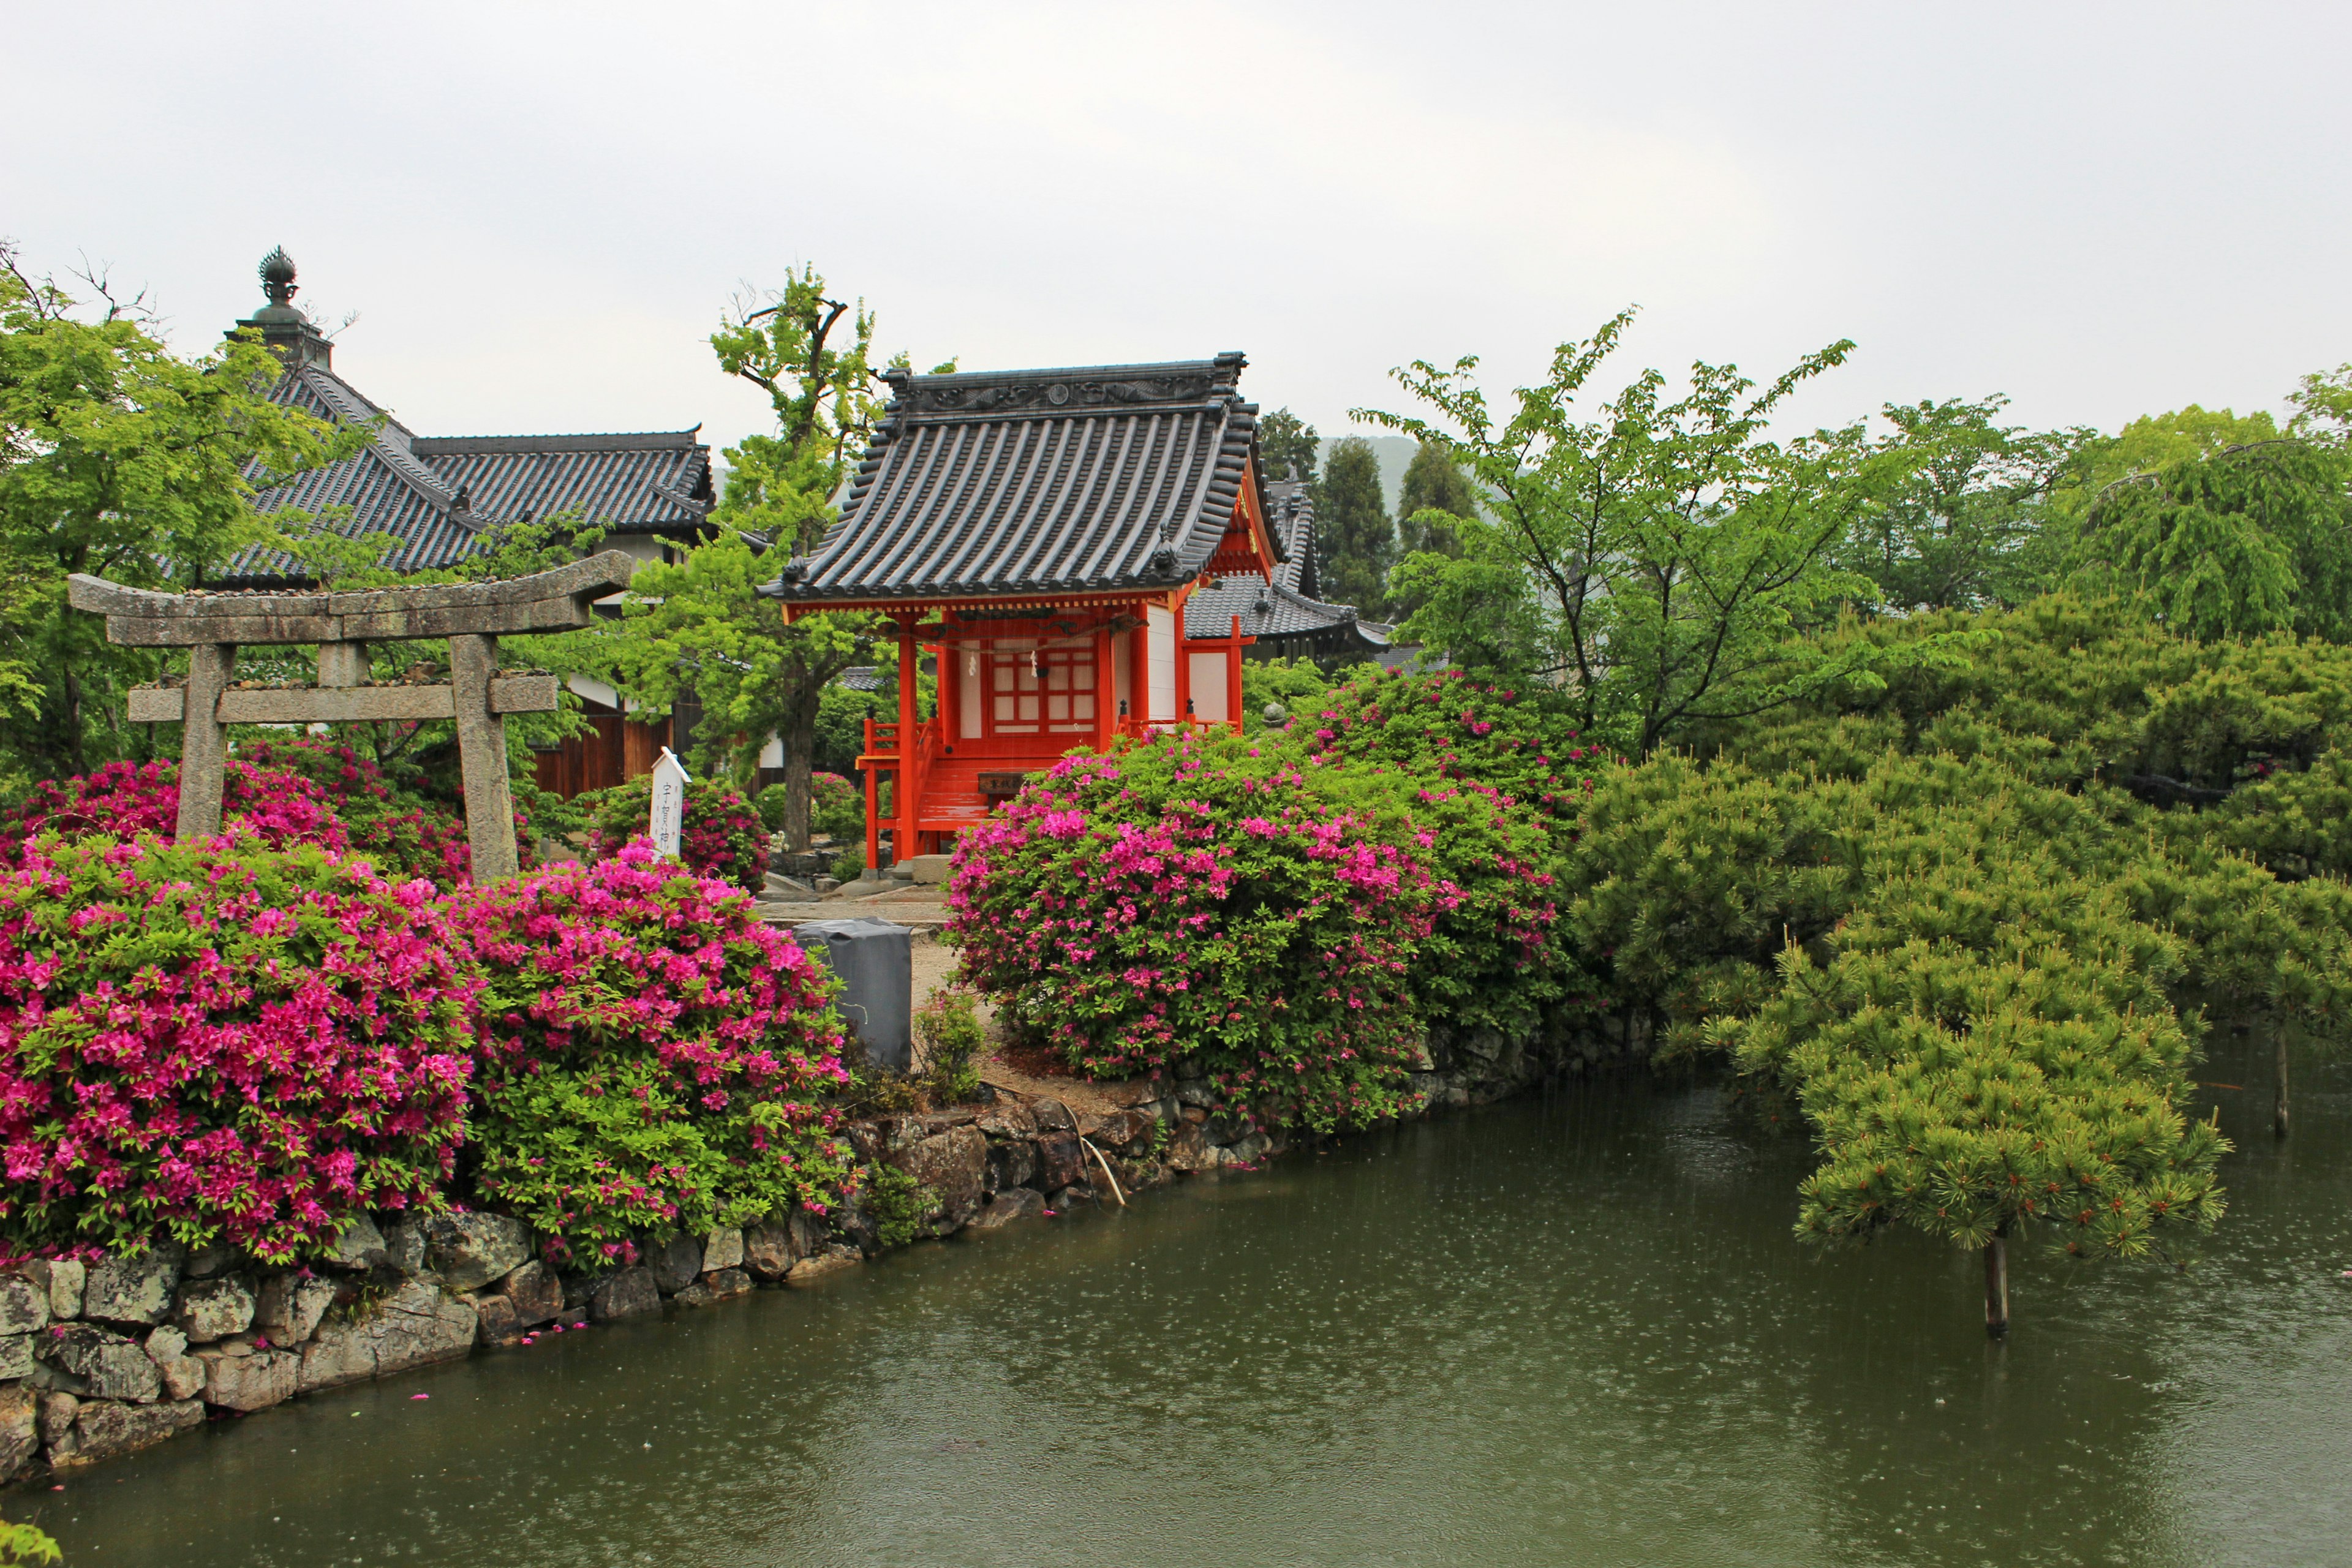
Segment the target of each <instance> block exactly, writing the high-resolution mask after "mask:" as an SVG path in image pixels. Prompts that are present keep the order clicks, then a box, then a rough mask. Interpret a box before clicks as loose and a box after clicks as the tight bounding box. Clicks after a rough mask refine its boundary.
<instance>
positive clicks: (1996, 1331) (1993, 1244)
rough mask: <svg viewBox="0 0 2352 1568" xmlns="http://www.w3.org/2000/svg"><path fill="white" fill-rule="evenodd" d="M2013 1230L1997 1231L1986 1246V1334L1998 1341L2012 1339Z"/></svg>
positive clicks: (2002, 1227)
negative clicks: (2010, 1238) (2009, 1237)
mask: <svg viewBox="0 0 2352 1568" xmlns="http://www.w3.org/2000/svg"><path fill="white" fill-rule="evenodd" d="M2008 1230H2009V1227H2008V1226H2001V1227H2000V1230H1997V1231H1995V1232H1993V1234H1992V1239H1991V1240H1990V1241H1988V1242H1986V1243H1985V1248H1984V1266H1985V1332H1986V1333H1987V1334H1989V1335H1990V1336H1991V1337H1992V1338H1994V1339H1997V1340H2001V1339H2007V1338H2008V1337H2009V1243H2008V1241H2007V1240H2005V1239H2004V1237H2005V1236H2006V1234H2007V1232H2008Z"/></svg>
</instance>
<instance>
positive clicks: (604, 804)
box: [583, 778, 768, 892]
mask: <svg viewBox="0 0 2352 1568" xmlns="http://www.w3.org/2000/svg"><path fill="white" fill-rule="evenodd" d="M584 798H585V797H583V799H584ZM591 809H592V810H593V812H594V814H595V823H596V828H595V844H596V847H597V850H598V852H599V853H602V854H610V853H612V852H613V851H614V849H615V848H617V847H619V846H621V845H624V844H628V843H631V842H633V841H635V840H638V839H642V838H644V837H646V822H647V819H648V818H649V817H650V816H651V815H652V811H653V781H652V780H651V779H650V778H640V779H631V780H630V781H629V782H628V783H626V784H616V785H614V787H613V788H611V789H607V790H600V791H598V792H597V793H596V797H595V800H594V802H593V805H592V806H591ZM677 855H678V858H679V859H680V860H683V861H685V862H686V866H687V868H688V870H690V871H693V872H695V873H696V874H697V875H698V876H704V877H716V878H718V879H719V880H720V881H722V882H726V883H729V884H730V885H732V886H734V887H738V888H741V889H744V890H746V891H747V892H758V891H759V890H760V889H761V888H762V887H764V886H765V885H766V882H767V873H768V833H767V829H766V827H765V826H762V825H761V821H760V814H759V813H758V812H757V811H755V810H753V809H752V807H751V803H750V802H749V801H747V800H745V799H744V798H743V797H742V796H741V795H738V794H736V793H735V792H734V791H733V790H731V789H729V788H728V787H727V786H726V785H725V784H712V783H709V782H707V781H703V780H697V781H696V782H695V783H693V784H688V786H687V789H686V809H685V811H684V813H683V814H682V819H681V821H680V823H679V831H678V845H677Z"/></svg>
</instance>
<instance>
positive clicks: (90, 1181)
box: [0, 748, 857, 1268]
mask: <svg viewBox="0 0 2352 1568" xmlns="http://www.w3.org/2000/svg"><path fill="white" fill-rule="evenodd" d="M289 750H290V748H289ZM266 760H268V761H286V760H292V761H294V762H296V763H298V764H299V768H298V769H281V768H277V767H268V766H257V765H255V764H254V763H249V762H244V761H238V762H233V763H231V764H230V772H229V776H230V781H231V783H230V794H229V797H228V804H229V810H228V812H227V814H226V815H227V824H226V826H227V827H228V831H227V832H226V834H224V835H223V836H222V837H218V838H215V839H214V840H212V841H211V842H210V843H207V844H200V845H171V844H167V843H164V842H163V841H162V840H161V839H160V838H159V837H156V836H155V832H156V830H157V829H158V828H163V829H165V830H168V826H169V824H170V822H171V820H172V818H173V815H174V814H175V812H176V808H177V800H176V787H175V785H174V784H173V778H172V775H171V767H170V764H168V763H163V764H149V765H148V766H146V767H143V768H142V767H132V766H130V765H128V764H120V765H117V766H114V767H110V768H108V769H105V770H101V771H100V773H96V774H93V775H91V776H90V777H89V778H87V779H79V780H73V781H68V783H66V784H58V785H51V786H47V787H45V789H44V790H43V791H42V792H41V793H40V794H39V795H37V796H36V797H35V798H34V799H33V800H32V801H30V802H29V803H28V804H27V805H26V807H25V808H23V809H22V810H20V811H19V812H18V813H17V814H16V816H14V818H13V819H12V820H11V821H10V823H9V824H8V825H7V832H6V836H5V837H0V846H5V853H6V860H7V865H6V868H5V870H4V871H0V1152H5V1172H0V1248H5V1252H6V1253H8V1254H12V1255H16V1256H23V1255H26V1254H43V1255H56V1254H70V1253H89V1252H92V1251H95V1250H99V1249H112V1250H123V1249H128V1250H137V1249H138V1248H139V1247H142V1246H144V1245H146V1244H148V1243H150V1242H152V1241H154V1240H158V1239H161V1238H163V1237H171V1238H173V1239H176V1240H178V1241H180V1242H183V1243H184V1244H187V1245H189V1246H201V1245H203V1244H205V1243H206V1242H209V1241H212V1240H215V1239H219V1240H223V1241H226V1242H229V1243H231V1244H234V1245H235V1246H236V1247H240V1248H241V1249H243V1250H245V1251H247V1252H248V1253H250V1254H251V1255H253V1256H254V1257H256V1258H260V1259H262V1260H264V1261H267V1262H273V1263H287V1262H296V1261H300V1260H302V1259H304V1258H310V1257H314V1256H316V1255H318V1254H319V1253H320V1252H321V1251H323V1250H324V1249H326V1248H328V1247H331V1245H332V1244H333V1243H334V1241H335V1239H336V1238H337V1237H338V1236H340V1235H341V1232H342V1231H343V1229H344V1228H345V1226H347V1225H348V1224H349V1223H350V1221H351V1220H352V1218H353V1217H354V1216H356V1215H361V1214H363V1213H365V1212H368V1211H371V1210H373V1211H383V1210H399V1209H404V1208H412V1207H426V1208H437V1207H440V1206H443V1205H447V1204H456V1205H462V1206H469V1207H479V1208H486V1209H492V1210H499V1211H504V1212H509V1213H512V1214H514V1215H517V1216H518V1217H521V1218H524V1219H527V1220H528V1221H530V1223H531V1224H532V1225H533V1226H535V1227H536V1228H537V1229H538V1230H539V1231H540V1232H541V1234H542V1235H543V1236H544V1237H546V1239H547V1241H548V1244H549V1247H550V1250H551V1254H553V1255H554V1258H555V1259H556V1260H557V1261H563V1260H567V1259H568V1260H571V1261H573V1262H575V1263H576V1264H578V1265H580V1266H584V1267H591V1268H593V1267H596V1266H599V1265H600V1264H602V1263H604V1262H605V1261H607V1260H612V1259H624V1260H625V1259H627V1258H632V1257H634V1256H635V1242H636V1240H637V1239H639V1238H644V1237H658V1236H662V1235H667V1234H669V1233H671V1232H674V1231H678V1230H687V1231H707V1230H709V1228H711V1227H712V1226H718V1225H732V1224H740V1223H745V1222H749V1221H752V1220H757V1219H761V1218H766V1217H770V1216H778V1217H781V1216H782V1215H783V1214H784V1213H785V1212H786V1211H788V1210H790V1209H792V1208H794V1207H801V1208H805V1209H809V1210H814V1211H816V1212H819V1213H822V1212H824V1211H825V1210H827V1209H828V1208H829V1207H831V1206H832V1205H835V1204H837V1203H839V1202H841V1201H843V1200H844V1199H845V1197H847V1196H849V1195H850V1194H854V1193H855V1192H856V1190H857V1177H856V1166H855V1164H854V1163H853V1162H852V1161H851V1159H850V1157H849V1152H848V1151H847V1149H846V1147H845V1144H844V1143H843V1142H842V1141H841V1140H840V1139H838V1138H836V1137H835V1136H834V1132H833V1123H834V1120H835V1112H833V1111H831V1110H827V1109H826V1108H825V1106H824V1103H823V1101H824V1097H825V1096H826V1095H827V1093H828V1091H830V1090H831V1089H834V1088H835V1087H836V1086H838V1085H839V1084H840V1083H842V1082H843V1081H844V1080H845V1077H846V1074H845V1071H844V1069H843V1068H842V1065H841V1062H840V1059H839V1056H838V1047H839V1045H840V1041H841V1037H840V1034H839V1032H838V1028H837V1025H836V1021H835V1016H834V1014H833V1012H832V1011H831V1007H830V1004H829V994H830V987H831V982H830V980H829V979H827V978H826V977H825V976H824V972H823V971H822V970H819V969H814V968H813V967H812V966H811V963H810V962H809V960H808V959H807V958H806V957H805V956H804V955H803V953H802V952H801V951H800V949H799V948H798V947H796V946H794V945H793V943H791V942H789V941H787V940H786V939H785V938H783V937H782V935H780V934H779V933H777V932H775V931H771V930H770V929H769V928H767V927H766V926H764V925H763V924H761V921H759V920H758V918H757V916H756V914H755V913H754V911H753V910H752V909H751V905H750V902H749V901H748V900H746V899H744V898H743V897H742V896H741V895H740V893H739V892H737V891H735V890H734V889H730V888H729V887H728V886H726V885H725V884H723V883H720V882H718V881H715V880H711V879H705V878H701V877H698V876H696V875H695V874H694V873H693V872H691V871H690V870H688V868H685V867H683V866H681V865H680V864H679V863H677V862H676V861H670V860H664V859H662V858H659V857H657V856H656V854H655V853H654V851H653V850H652V849H651V847H648V846H646V845H645V844H643V843H642V842H640V843H637V844H635V845H631V846H629V847H625V848H624V849H623V850H622V851H621V852H620V853H619V854H618V855H616V856H614V857H613V858H610V859H607V860H605V861H604V862H602V863H600V864H598V865H597V866H595V867H593V868H583V867H579V866H573V865H560V866H556V867H553V868H546V869H541V870H536V871H531V872H527V873H526V874H525V875H524V876H522V877H521V878H520V879H515V880H512V881H509V882H503V883H499V884H498V885H496V886H493V887H485V888H479V889H475V888H470V887H464V886H460V887H458V888H457V890H456V891H455V892H444V891H442V890H439V889H436V887H435V886H434V884H433V882H432V881H431V880H429V879H427V878H425V877H423V876H410V877H408V878H406V879H404V880H399V881H387V880H385V879H383V878H382V877H379V876H378V875H377V873H376V868H375V865H374V864H373V859H372V858H371V857H369V856H368V855H367V854H366V853H365V852H364V850H363V849H362V847H360V846H359V844H358V843H357V842H356V841H358V840H361V839H362V838H363V837H365V836H366V834H367V833H368V832H369V831H370V830H371V829H370V828H369V827H366V826H363V827H362V828H361V829H359V830H356V831H355V830H353V829H352V827H351V826H349V825H348V824H347V823H345V822H344V821H343V820H342V819H341V818H340V817H339V816H337V815H336V812H335V809H334V805H335V804H339V803H341V801H344V800H357V801H359V802H361V803H362V804H361V815H362V822H363V823H366V824H371V825H373V824H377V823H380V822H381V821H382V819H383V817H384V816H402V815H404V808H402V807H401V806H400V803H399V802H398V801H397V800H396V798H395V797H394V796H392V795H390V793H389V792H383V793H381V794H379V793H376V791H375V789H374V788H373V786H375V785H377V784H380V781H379V780H377V779H376V778H375V777H374V776H373V772H372V770H368V769H367V768H366V767H365V765H364V764H355V763H353V760H352V759H350V758H348V756H346V757H345V758H343V759H341V765H342V766H346V767H351V768H352V772H351V773H349V774H348V775H347V776H340V777H336V778H334V779H333V780H332V781H331V782H332V785H333V793H332V798H331V795H330V791H329V789H327V788H323V787H321V784H320V783H319V782H318V781H317V778H316V777H315V774H316V773H318V772H320V771H322V770H332V769H334V768H336V767H337V766H338V760H337V759H336V758H334V757H333V756H331V755H330V754H328V753H327V752H326V751H325V750H324V749H319V748H304V749H303V750H301V751H299V752H295V754H294V756H293V757H292V758H291V759H289V758H287V757H286V756H285V755H284V754H283V753H280V754H279V755H277V756H272V757H269V758H268V759H266ZM385 804H388V805H391V806H392V807H393V808H394V809H393V810H391V811H388V812H387V811H377V812H373V813H371V812H369V811H368V810H367V809H366V808H367V806H368V805H385ZM458 845H459V848H460V850H461V852H462V849H463V840H462V837H460V838H459V839H458Z"/></svg>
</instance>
